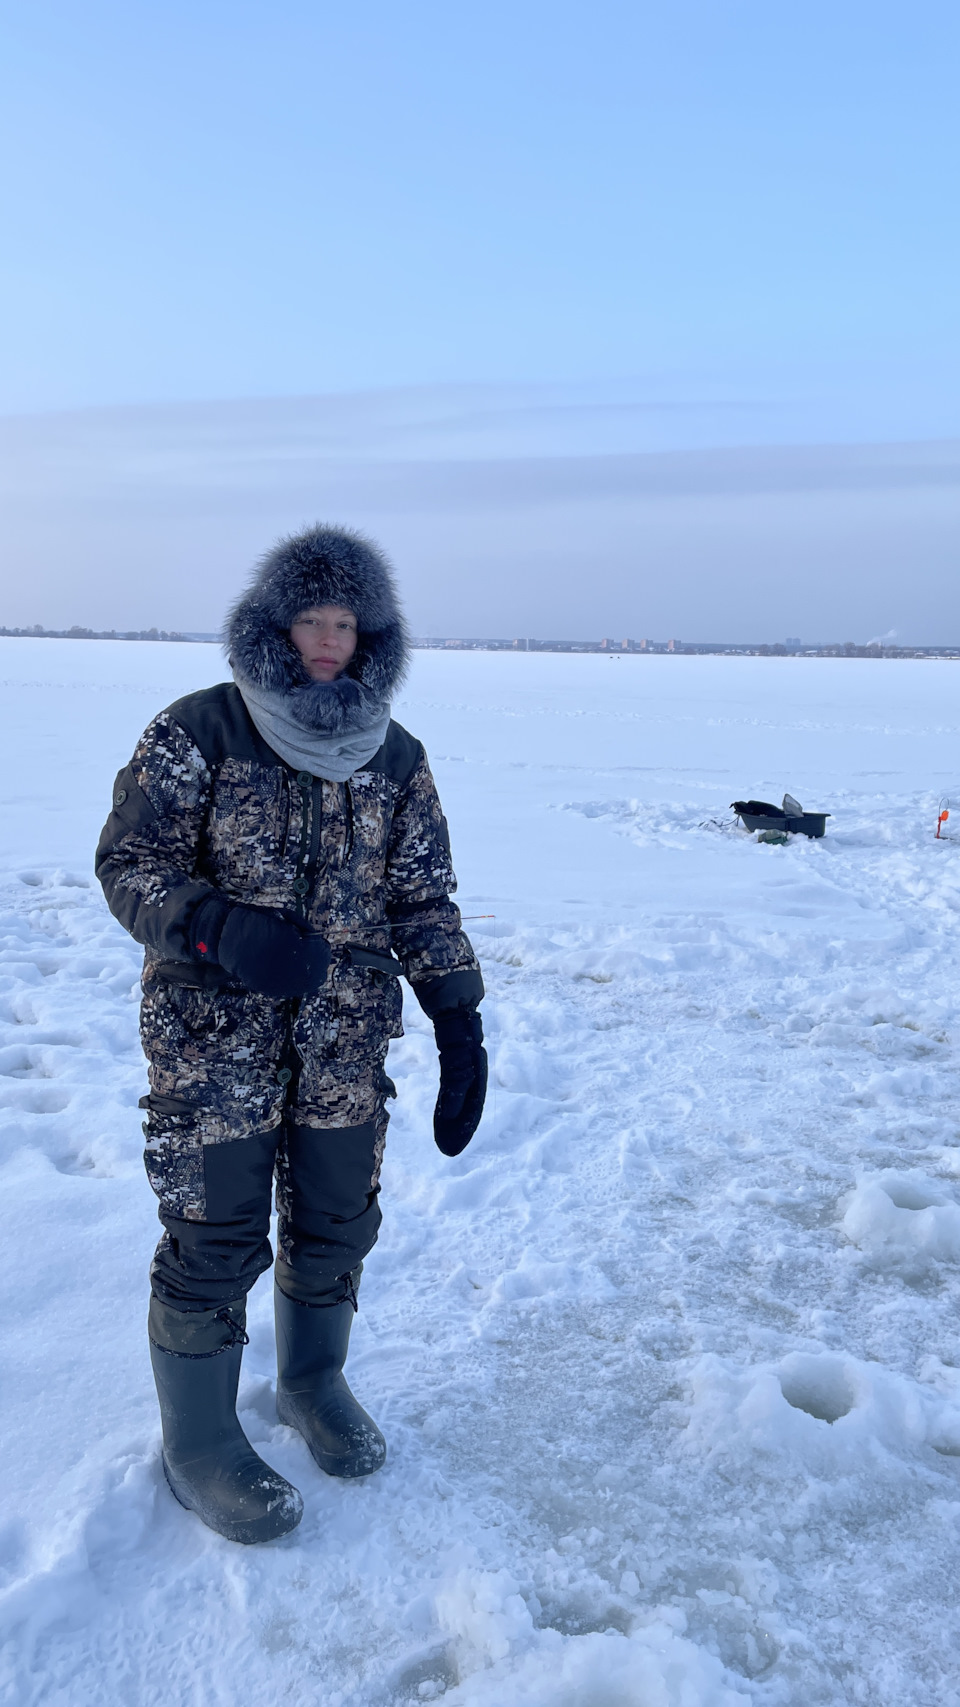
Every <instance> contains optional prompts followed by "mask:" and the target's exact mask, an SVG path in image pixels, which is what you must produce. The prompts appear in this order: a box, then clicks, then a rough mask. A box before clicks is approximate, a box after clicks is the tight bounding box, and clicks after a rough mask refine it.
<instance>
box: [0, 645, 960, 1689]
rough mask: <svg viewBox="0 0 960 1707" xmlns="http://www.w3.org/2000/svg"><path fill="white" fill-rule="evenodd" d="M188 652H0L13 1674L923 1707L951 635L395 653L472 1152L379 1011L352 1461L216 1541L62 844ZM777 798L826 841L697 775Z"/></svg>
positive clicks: (4, 1580) (0, 1078)
mask: <svg viewBox="0 0 960 1707" xmlns="http://www.w3.org/2000/svg"><path fill="white" fill-rule="evenodd" d="M223 674H224V670H223V665H222V661H221V659H220V656H219V654H218V652H217V650H216V649H215V648H213V647H200V646H174V645H157V646H150V645H146V644H139V645H137V644H129V645H128V644H122V643H109V642H103V643H98V642H85V643H80V642H66V641H65V642H57V641H46V640H39V641H28V640H3V641H0V682H2V685H0V698H2V714H3V726H4V731H5V733H4V739H3V747H2V754H3V761H2V773H0V798H2V823H3V832H2V865H3V875H2V897H0V900H2V921H0V949H2V954H0V1121H2V1127H0V1130H2V1178H3V1214H4V1238H3V1247H2V1266H3V1285H4V1297H3V1305H2V1310H0V1338H2V1360H3V1388H2V1405H3V1441H4V1454H3V1483H2V1485H3V1499H2V1518H0V1525H2V1527H0V1585H2V1599H0V1608H2V1611H0V1618H2V1629H3V1643H4V1646H3V1654H4V1660H3V1667H4V1669H3V1673H2V1696H0V1699H2V1700H3V1702H4V1703H10V1704H14V1707H32V1704H34V1703H37V1704H39V1703H43V1704H44V1707H54V1704H55V1707H77V1704H78V1703H84V1704H85V1703H92V1702H99V1703H103V1704H104V1707H120V1704H123V1707H201V1704H203V1707H221V1704H222V1707H228V1704H229V1707H273V1704H274V1703H279V1702H286V1701H289V1702H296V1703H297V1704H298V1707H390V1704H393V1703H406V1702H414V1703H416V1702H421V1701H434V1700H437V1699H440V1698H442V1699H443V1701H444V1703H445V1707H734V1704H735V1703H744V1704H745V1703H756V1704H758V1707H775V1704H776V1707H780V1704H784V1707H795V1704H796V1707H801V1704H802V1707H814V1704H818V1703H824V1704H827V1703H829V1704H833V1703H865V1704H870V1707H919V1704H921V1703H922V1704H924V1707H927V1704H930V1707H934V1704H935V1707H956V1704H957V1703H960V1641H958V1634H960V1631H958V1611H957V1601H958V1591H957V1581H958V1555H960V1319H958V1314H957V1306H958V1301H960V1075H958V1070H957V1046H958V1043H960V945H958V932H957V924H958V918H960V841H956V842H940V843H937V842H935V841H934V840H933V830H934V827H935V819H936V805H937V801H938V798H939V796H940V795H941V794H950V793H951V792H960V669H958V667H957V666H956V665H952V664H936V663H894V662H887V663H866V662H862V663H861V662H839V661H832V660H788V659H784V660H774V659H771V660H761V659H743V660H733V659H709V658H679V659H666V658H651V659H638V658H629V657H628V658H622V659H617V660H614V661H611V660H609V659H606V658H603V657H587V658H569V657H562V656H551V655H529V656H498V655H495V654H465V653H460V654H456V653H455V654H443V653H419V654H418V655H417V657H416V662H415V666H414V670H413V673H412V677H411V681H410V684H409V688H408V690H407V691H406V692H405V694H404V696H403V699H402V701H401V702H400V703H399V704H398V705H397V707H396V708H395V710H396V715H397V716H398V717H399V719H400V720H401V721H402V722H404V723H405V724H407V725H408V726H409V727H410V728H411V729H412V730H413V731H414V732H415V733H416V734H417V735H419V736H421V737H422V738H423V739H424V741H425V742H426V744H427V748H428V751H429V753H430V755H431V758H432V761H433V765H434V769H435V772H436V775H437V778H438V781H439V784H440V790H441V795H442V798H443V800H444V803H445V805H446V808H447V811H448V815H449V818H450V822H451V830H452V835H453V845H454V854H455V857H456V864H457V867H458V871H459V874H460V880H461V881H460V896H459V899H460V901H461V905H462V907H463V911H464V913H465V914H480V913H495V914H496V918H495V919H492V920H480V921H478V922H476V923H473V924H470V925H468V929H469V930H470V931H471V932H472V934H473V937H474V940H475V942H476V943H477V946H478V949H479V951H480V953H481V958H482V960H483V963H484V970H485V974H486V977H487V982H488V990H489V994H488V998H487V1001H486V1004H485V1007H484V1016H485V1021H486V1026H487V1032H488V1036H489V1040H490V1052H491V1060H492V1067H493V1072H492V1087H493V1088H492V1092H491V1096H490V1100H489V1103H488V1113H487V1115H486V1118H485V1120H484V1124H483V1126H482V1127H481V1129H480V1132H479V1134H478V1136H477V1138H476V1139H475V1140H474V1143H473V1144H472V1145H471V1147H470V1148H469V1149H468V1150H467V1151H466V1153H465V1154H464V1155H463V1156H462V1157H461V1158H460V1159H459V1160H457V1161H455V1162H449V1161H445V1160H444V1159H443V1158H442V1157H441V1156H440V1155H439V1154H438V1152H437V1151H436V1150H435V1148H434V1146H433V1143H432V1139H431V1135H430V1112H431V1108H432V1102H433V1096H434V1087H435V1080H436V1066H435V1059H436V1058H435V1051H434V1048H433V1042H432V1034H431V1032H430V1029H429V1027H428V1025H427V1023H426V1021H425V1020H424V1019H423V1017H422V1016H421V1014H420V1012H419V1010H418V1009H417V1008H416V1005H415V1004H408V1015H407V1024H408V1031H407V1036H406V1037H405V1038H404V1039H403V1041H402V1042H400V1043H399V1044H397V1045H395V1046H394V1049H393V1051H392V1053H391V1067H390V1070H391V1072H392V1074H393V1076H394V1077H395V1078H396V1080H397V1083H398V1085H399V1089H400V1097H399V1102H398V1104H397V1105H395V1106H396V1113H395V1117H394V1120H393V1124H392V1126H391V1131H390V1139H389V1143H388V1165H387V1167H386V1170H385V1186H384V1209H385V1216H386V1219H385V1224H384V1230H383V1234H382V1237H381V1240H380V1244H379V1245H378V1247H377V1249H376V1250H375V1251H374V1253H373V1256H372V1257H371V1258H370V1260H369V1262H368V1264H367V1269H366V1274H365V1277H364V1283H363V1290H362V1295H361V1296H362V1306H361V1313H360V1316H359V1318H358V1322H357V1327H356V1330H355V1334H354V1352H353V1355H352V1358H351V1363H350V1371H349V1372H350V1375H351V1379H352V1381H353V1383H354V1385H355V1387H356V1389H357V1391H358V1393H359V1396H360V1397H361V1399H362V1400H363V1402H364V1403H365V1404H367V1405H368V1407H369V1408H370V1409H371V1410H372V1411H373V1413H374V1414H375V1415H376V1416H377V1418H378V1420H379V1421H380V1422H381V1424H382V1425H383V1427H384V1430H385V1432H386V1434H387V1436H388V1439H389V1443H390V1457H389V1460H388V1464H387V1467H386V1469H385V1471H384V1472H383V1473H382V1474H381V1475H379V1476H376V1477H374V1478H373V1479H371V1480H370V1481H369V1482H368V1483H363V1484H360V1485H354V1486H351V1485H349V1484H339V1483H337V1482H334V1481H331V1480H328V1479H326V1478H325V1477H324V1476H323V1475H322V1474H321V1472H320V1471H319V1470H318V1469H316V1468H315V1467H314V1465H313V1462H312V1460H311V1459H310V1457H309V1456H308V1453H307V1450H306V1448H305V1446H304V1445H303V1443H302V1442H301V1441H300V1439H299V1437H298V1436H296V1435H295V1434H293V1433H292V1432H290V1431H289V1430H287V1429H284V1428H281V1427H280V1426H279V1425H278V1423H277V1420H276V1415H275V1410H274V1399H273V1366H272V1361H271V1359H272V1327H271V1302H270V1282H269V1280H264V1281H263V1282H261V1284H260V1286H259V1287H258V1288H257V1290H256V1292H255V1293H254V1295H253V1297H252V1308H251V1334H252V1343H251V1345H250V1348H249V1351H248V1353H247V1356H246V1360H245V1365H244V1378H243V1384H242V1387H241V1407H242V1419H243V1422H244V1425H245V1427H246V1428H247V1431H248V1433H249V1434H250V1437H251V1439H252V1440H253V1441H254V1443H255V1444H256V1446H257V1447H258V1449H259V1450H260V1451H261V1452H262V1453H263V1454H264V1456H265V1457H266V1458H267V1459H269V1461H270V1462H271V1463H273V1464H275V1465H276V1466H277V1468H278V1469H280V1470H281V1471H282V1472H283V1473H284V1474H285V1475H286V1476H288V1477H290V1478H291V1479H292V1480H293V1481H295V1482H296V1483H297V1484H298V1486H299V1487H300V1488H301V1489H302V1490H303V1493H304V1495H305V1499H306V1516H305V1518H304V1521H303V1524H302V1527H301V1528H300V1529H298V1530H297V1531H296V1532H295V1533H294V1534H293V1535H292V1536H290V1537H288V1538H287V1539H286V1540H284V1541H282V1542H280V1543H277V1544H274V1545H271V1546H269V1547H265V1548H260V1549H244V1548H239V1547H236V1546H231V1545H230V1544H229V1543H228V1542H224V1541H221V1540H220V1539H219V1538H217V1537H216V1536H214V1535H213V1534H211V1533H210V1532H209V1531H208V1530H206V1529H204V1528H203V1527H202V1525H201V1524H200V1523H199V1521H198V1520H197V1519H196V1518H195V1517H192V1516H189V1515H188V1514H186V1513H185V1512H183V1511H182V1510H181V1509H180V1508H179V1507H178V1506H177V1505H176V1504H175V1503H174V1501H173V1499H172V1497H171V1496H170V1495H169V1493H168V1492H167V1490H166V1487H165V1485H164V1482H163V1477H162V1473H161V1470H160V1466H159V1459H158V1446H159V1427H158V1419H157V1414H156V1402H155V1397H154V1394H153V1390H152V1384H151V1380H150V1372H149V1363H148V1357H147V1347H146V1339H145V1314H146V1290H147V1280H146V1267H147V1261H148V1257H149V1253H150V1251H151V1249H152V1246H153V1243H154V1240H155V1237H156V1229H157V1224H156V1220H155V1206H154V1200H153V1197H152V1195H151V1193H150V1190H149V1188H148V1186H147V1183H146V1179H145V1177H144V1175H143V1172H142V1167H141V1161H140V1151H141V1143H142V1139H141V1132H140V1120H141V1115H140V1112H139V1110H138V1108H137V1099H138V1097H139V1096H140V1095H141V1093H142V1091H143V1089H144V1083H145V1081H144V1068H143V1062H142V1058H141V1056H140V1052H139V1046H138V1041H137V1030H136V1017H137V1007H136V1003H137V988H136V980H137V971H138V960H139V955H138V951H137V949H136V948H135V945H134V944H133V943H132V942H131V941H130V940H129V939H128V938H127V937H126V936H125V935H124V933H123V932H122V931H121V929H120V927H119V926H118V925H116V924H115V923H114V922H113V921H112V920H111V919H110V917H109V915H108V914H107V912H106V909H105V907H104V904H103V901H102V899H101V897H100V893H99V890H98V889H97V888H96V887H95V885H94V884H93V881H92V876H91V860H92V850H93V846H94V844H95V841H96V837H97V834H98V832H99V828H100V824H101V822H102V820H103V818H104V817H105V815H106V812H107V809H108V804H109V797H110V785H111V783H112V780H113V776H114V773H115V771H116V770H117V769H118V768H119V767H120V765H121V764H123V763H124V762H125V761H126V759H127V758H128V757H129V753H130V750H131V748H132V746H133V743H134V741H135V739H136V737H137V735H138V733H139V732H140V730H141V728H142V727H143V726H144V724H146V722H147V721H148V720H149V718H150V716H151V715H152V714H153V712H154V711H156V710H157V709H159V708H160V707H161V706H162V705H164V704H167V703H168V702H169V701H170V700H172V699H173V698H175V697H176V696H177V695H179V694H181V693H183V692H186V691H187V690H189V689H191V688H193V687H197V686H202V685H204V684H206V683H208V682H213V681H216V680H219V679H221V678H222V676H223ZM785 789H789V790H790V791H791V792H792V793H793V794H794V795H796V796H797V797H798V798H799V799H800V800H801V801H802V802H803V803H804V805H805V806H807V807H809V808H820V809H824V810H828V811H830V812H831V813H833V814H834V816H833V817H832V818H831V819H830V822H829V825H828V834H827V836H826V837H825V839H824V840H823V841H821V842H807V841H803V840H795V841H793V842H791V844H790V845H789V846H787V847H777V846H760V845H758V844H757V843H756V842H755V841H754V840H753V839H752V838H750V837H748V836H746V835H745V834H743V833H740V832H735V831H733V830H731V829H730V828H729V827H718V826H717V825H715V824H712V823H711V822H710V820H713V819H716V820H719V821H720V824H721V825H725V824H726V825H727V826H728V825H729V819H730V814H729V812H728V811H727V807H728V803H729V802H730V801H731V800H733V799H734V798H740V797H746V796H751V795H753V796H759V797H762V798H764V797H765V798H767V799H774V800H779V798H780V796H781V794H782V793H783V791H784V790H785Z"/></svg>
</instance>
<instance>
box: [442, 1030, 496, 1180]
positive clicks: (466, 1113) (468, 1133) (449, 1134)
mask: <svg viewBox="0 0 960 1707" xmlns="http://www.w3.org/2000/svg"><path fill="white" fill-rule="evenodd" d="M433 1029H434V1031H435V1032H436V1036H437V1048H438V1049H439V1051H440V1095H439V1096H438V1097H437V1106H436V1108H435V1109H434V1111H433V1136H434V1138H435V1139H436V1141H437V1148H438V1149H439V1150H442V1151H443V1153H444V1155H445V1156H459V1154H460V1152H461V1150H465V1149H466V1147H467V1145H468V1144H469V1142H470V1140H471V1138H472V1137H473V1134H474V1133H475V1132H476V1130H477V1127H478V1126H479V1125H480V1116H481V1114H482V1113H483V1099H484V1097H485V1096H486V1094H487V1052H486V1050H485V1049H484V1047H483V1026H482V1025H481V1023H480V1015H479V1014H478V1013H477V1011H476V1008H447V1009H446V1010H445V1011H444V1012H443V1013H438V1014H435V1015H434V1020H433Z"/></svg>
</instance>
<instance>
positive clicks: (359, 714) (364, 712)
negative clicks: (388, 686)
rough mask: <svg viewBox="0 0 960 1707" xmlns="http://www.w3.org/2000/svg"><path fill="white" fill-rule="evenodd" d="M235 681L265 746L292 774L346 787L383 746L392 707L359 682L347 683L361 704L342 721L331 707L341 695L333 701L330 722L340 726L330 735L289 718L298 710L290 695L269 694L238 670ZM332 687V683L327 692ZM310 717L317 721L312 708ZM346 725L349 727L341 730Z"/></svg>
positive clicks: (353, 698)
mask: <svg viewBox="0 0 960 1707" xmlns="http://www.w3.org/2000/svg"><path fill="white" fill-rule="evenodd" d="M233 679H234V681H235V682H236V684H237V687H238V688H239V690H240V693H241V695H242V697H243V703H244V705H245V706H246V708H247V710H248V711H249V713H250V716H251V717H252V719H253V721H254V723H255V725H256V727H257V729H258V731H259V732H260V734H261V735H262V736H263V739H264V740H265V741H266V743H267V745H268V747H272V748H273V750H274V752H275V753H279V755H280V757H281V759H285V760H286V762H287V764H288V765H292V766H293V768H294V770H298V771H309V772H310V775H311V776H319V777H323V778H324V780H325V781H326V782H346V780H347V778H348V777H351V776H352V775H353V773H354V771H358V770H360V769H361V768H362V766H363V765H365V764H368V763H369V761H370V760H371V759H372V758H373V755H374V753H376V752H378V751H379V749H380V747H382V745H383V739H384V736H385V735H386V733H387V725H388V723H389V722H390V705H389V703H388V702H387V701H386V700H382V699H377V698H376V697H375V696H374V695H373V694H372V693H371V692H370V691H369V689H364V688H363V687H362V685H361V684H360V683H352V682H351V683H350V688H351V690H352V692H351V700H353V701H354V702H356V701H357V700H358V699H359V702H360V703H353V704H351V706H350V715H349V716H348V718H347V719H344V717H343V715H342V710H341V711H340V713H339V715H338V714H337V710H335V707H334V703H333V701H334V700H337V701H338V700H339V698H340V696H339V695H336V696H331V707H330V710H331V713H332V717H331V721H336V722H339V723H340V724H341V727H340V728H339V729H336V730H335V731H329V730H325V729H317V728H308V727H305V725H304V724H303V723H301V722H300V721H299V720H298V719H297V718H296V717H295V716H294V715H293V713H294V709H295V706H296V699H295V696H294V695H291V694H287V693H272V692H270V690H269V689H268V688H261V687H257V686H255V684H254V683H253V682H251V681H250V679H249V678H248V677H247V676H243V675H241V674H240V672H239V671H238V670H237V669H236V668H235V669H234V672H233ZM334 685H335V684H333V683H331V684H330V686H331V687H333V686H334ZM313 697H316V696H313ZM313 716H314V718H316V710H315V709H314V711H313ZM344 721H346V722H347V723H348V724H349V727H346V728H344V727H343V726H342V725H343V723H344Z"/></svg>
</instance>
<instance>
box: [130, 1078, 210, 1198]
mask: <svg viewBox="0 0 960 1707" xmlns="http://www.w3.org/2000/svg"><path fill="white" fill-rule="evenodd" d="M140 1107H141V1108H143V1109H145V1110H146V1113H147V1118H146V1120H145V1121H144V1123H143V1132H144V1137H145V1138H146V1140H147V1142H146V1146H145V1148H144V1152H143V1165H144V1167H145V1168H146V1170H147V1178H148V1180H149V1181H150V1184H151V1186H152V1187H153V1189H154V1191H155V1192H156V1194H157V1197H158V1198H159V1200H160V1210H161V1213H162V1214H164V1215H172V1216H175V1217H176V1219H177V1220H178V1221H203V1220H204V1219H205V1217H206V1208H207V1205H206V1184H205V1180H204V1169H203V1144H202V1142H201V1138H200V1131H199V1127H198V1124H197V1119H196V1112H197V1111H196V1110H195V1109H194V1108H193V1107H192V1106H191V1104H190V1103H188V1102H181V1101H180V1100H179V1099H178V1098H176V1097H164V1096H156V1095H154V1094H152V1093H151V1094H150V1095H149V1096H145V1097H141V1098H140Z"/></svg>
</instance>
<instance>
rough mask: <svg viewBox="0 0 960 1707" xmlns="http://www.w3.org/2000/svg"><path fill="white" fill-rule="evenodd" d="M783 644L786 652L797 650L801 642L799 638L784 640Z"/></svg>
mask: <svg viewBox="0 0 960 1707" xmlns="http://www.w3.org/2000/svg"><path fill="white" fill-rule="evenodd" d="M783 644H784V646H785V647H786V648H787V651H788V652H799V650H800V647H801V646H802V645H803V642H802V641H801V640H785V641H784V643H783Z"/></svg>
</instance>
